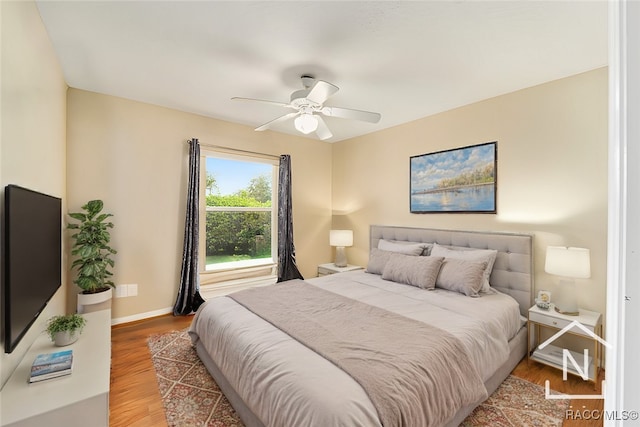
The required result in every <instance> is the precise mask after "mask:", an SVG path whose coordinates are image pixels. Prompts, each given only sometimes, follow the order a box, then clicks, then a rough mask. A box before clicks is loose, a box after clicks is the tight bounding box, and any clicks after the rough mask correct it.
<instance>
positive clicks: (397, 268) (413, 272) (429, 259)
mask: <svg viewBox="0 0 640 427" xmlns="http://www.w3.org/2000/svg"><path fill="white" fill-rule="evenodd" d="M443 259H444V258H442V257H434V256H421V257H416V256H409V255H403V254H398V253H392V254H391V256H390V257H389V260H388V261H387V264H386V265H385V266H384V269H383V270H382V278H383V279H385V280H392V281H394V282H398V283H404V284H407V285H412V286H417V287H419V288H422V289H433V288H435V287H436V278H437V277H438V272H439V271H440V265H441V264H442V260H443Z"/></svg>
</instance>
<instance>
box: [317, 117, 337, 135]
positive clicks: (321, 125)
mask: <svg viewBox="0 0 640 427" xmlns="http://www.w3.org/2000/svg"><path fill="white" fill-rule="evenodd" d="M315 117H316V119H318V129H316V135H318V138H320V139H321V140H323V141H324V140H325V139H329V138H331V137H332V136H333V134H332V133H331V131H330V130H329V128H328V127H327V124H326V123H325V122H324V120H323V119H322V117H320V116H318V115H316V116H315Z"/></svg>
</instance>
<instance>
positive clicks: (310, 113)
mask: <svg viewBox="0 0 640 427" xmlns="http://www.w3.org/2000/svg"><path fill="white" fill-rule="evenodd" d="M300 78H301V80H302V86H303V87H304V89H301V90H297V91H295V92H293V93H292V94H291V100H290V102H289V103H288V104H287V103H284V102H277V101H266V100H264V99H254V98H239V97H234V98H231V99H232V100H237V101H252V102H262V103H265V104H271V105H277V106H279V107H284V108H290V109H292V110H295V111H293V112H291V113H287V114H285V115H283V116H280V117H278V118H276V119H273V120H271V121H269V122H267V123H265V124H263V125H261V126H258V127H257V128H256V129H255V130H257V131H262V130H266V129H269V128H271V127H272V126H273V125H275V124H277V123H282V122H284V121H286V120H289V119H293V118H294V117H295V119H294V126H295V128H296V129H297V130H298V131H300V132H302V133H304V134H305V135H306V134H309V133H311V132H315V133H316V135H318V138H320V139H321V140H325V139H329V138H331V137H332V136H333V134H332V133H331V131H330V130H329V128H328V127H327V124H326V123H325V121H324V120H323V118H322V115H324V116H327V117H339V118H342V119H354V120H361V121H365V122H369V123H378V122H379V121H380V117H381V115H380V113H372V112H370V111H361V110H353V109H350V108H341V107H325V106H324V105H323V104H324V102H325V101H326V100H327V99H329V97H330V96H332V95H333V94H335V93H336V92H337V91H338V89H339V88H338V86H335V85H333V84H331V83H328V82H325V81H323V80H316V79H315V78H314V77H312V76H309V75H302V76H301V77H300Z"/></svg>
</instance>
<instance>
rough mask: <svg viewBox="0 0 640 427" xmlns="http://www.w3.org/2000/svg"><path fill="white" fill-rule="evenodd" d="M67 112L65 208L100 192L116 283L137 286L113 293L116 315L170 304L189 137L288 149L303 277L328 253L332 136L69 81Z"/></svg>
mask: <svg viewBox="0 0 640 427" xmlns="http://www.w3.org/2000/svg"><path fill="white" fill-rule="evenodd" d="M68 116H69V124H68V146H67V162H68V171H67V172H68V197H69V199H68V200H69V209H70V210H76V209H79V208H80V206H81V205H82V204H83V203H85V202H86V201H88V200H90V199H102V200H104V202H105V211H106V212H110V213H112V214H114V218H113V222H114V223H115V228H114V230H113V232H112V243H113V247H114V248H115V249H117V250H118V254H117V255H116V256H115V261H116V267H115V269H114V281H115V282H116V284H123V283H137V284H138V296H137V297H128V298H117V299H114V301H113V317H114V318H115V319H119V318H127V317H130V316H137V315H140V314H143V313H153V312H156V311H158V310H164V309H166V308H168V307H172V306H173V304H174V302H175V298H176V294H177V289H178V281H179V277H180V260H181V256H182V240H183V233H184V212H185V209H184V204H185V200H186V185H187V168H188V145H187V143H186V141H187V140H188V139H190V138H198V139H199V141H200V143H201V144H203V145H205V144H214V145H219V146H225V147H231V148H237V149H242V150H250V151H256V152H260V153H266V154H274V155H279V154H290V155H291V162H292V180H293V200H294V207H293V213H294V233H295V235H294V239H295V244H296V251H297V260H298V266H299V267H300V270H301V272H302V274H303V275H304V276H305V277H309V276H314V275H315V274H316V266H317V264H318V263H320V262H325V261H326V260H328V259H329V258H330V248H329V246H328V239H329V238H328V235H329V227H330V223H331V208H330V207H331V145H330V144H327V143H324V142H320V141H316V140H311V139H305V138H299V137H295V136H289V135H283V134H276V133H272V132H254V131H253V129H251V128H249V127H247V126H240V125H236V124H231V123H228V122H223V121H219V120H214V119H210V118H206V117H202V116H198V115H194V114H188V113H183V112H179V111H175V110H171V109H167V108H162V107H157V106H152V105H149V104H143V103H140V102H134V101H129V100H125V99H121V98H116V97H111V96H105V95H99V94H96V93H91V92H86V91H82V90H76V89H70V90H69V95H68Z"/></svg>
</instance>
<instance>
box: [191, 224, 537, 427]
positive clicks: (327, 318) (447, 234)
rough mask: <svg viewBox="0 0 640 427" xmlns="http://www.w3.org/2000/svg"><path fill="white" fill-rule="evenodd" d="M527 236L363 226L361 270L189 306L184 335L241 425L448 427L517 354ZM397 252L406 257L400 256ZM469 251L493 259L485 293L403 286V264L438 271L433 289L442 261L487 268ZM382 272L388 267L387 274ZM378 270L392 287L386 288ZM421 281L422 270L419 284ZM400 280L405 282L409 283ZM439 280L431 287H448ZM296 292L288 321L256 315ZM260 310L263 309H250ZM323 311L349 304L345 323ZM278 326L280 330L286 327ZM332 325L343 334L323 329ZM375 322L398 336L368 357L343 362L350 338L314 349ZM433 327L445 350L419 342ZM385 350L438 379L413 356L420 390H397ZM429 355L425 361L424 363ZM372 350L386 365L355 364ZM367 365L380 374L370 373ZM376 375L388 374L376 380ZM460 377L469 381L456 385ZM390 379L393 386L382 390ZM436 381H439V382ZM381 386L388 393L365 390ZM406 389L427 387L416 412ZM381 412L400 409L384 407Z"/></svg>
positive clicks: (522, 330)
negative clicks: (366, 245)
mask: <svg viewBox="0 0 640 427" xmlns="http://www.w3.org/2000/svg"><path fill="white" fill-rule="evenodd" d="M532 240H533V238H532V236H531V235H526V234H512V233H497V232H473V231H458V230H437V229H425V228H410V227H396V226H379V225H372V226H371V227H370V247H371V254H370V259H369V264H368V266H367V271H364V270H361V271H352V272H347V273H341V274H335V275H329V276H324V277H319V278H313V279H309V280H306V281H305V282H300V283H298V282H296V283H289V282H285V283H284V284H280V285H276V286H274V287H267V288H271V289H270V290H269V291H270V293H269V294H251V292H249V293H247V291H242V292H244V293H238V294H234V295H232V296H225V297H218V298H213V299H211V300H209V301H207V302H206V303H205V304H203V305H202V306H201V307H200V309H199V310H198V312H197V313H196V316H195V317H194V320H193V323H192V325H191V327H190V330H189V333H190V336H191V338H192V341H193V343H194V345H195V348H196V350H197V353H198V355H199V357H200V358H201V359H202V361H203V363H204V364H205V366H206V367H207V369H208V370H209V372H210V373H211V375H212V376H213V378H214V379H215V380H216V382H217V383H218V385H219V386H220V388H221V389H222V391H223V392H224V394H225V395H226V396H227V398H228V399H229V401H230V403H231V405H232V406H233V407H234V409H235V410H236V411H237V412H238V414H239V416H240V418H241V419H242V421H243V423H244V424H245V425H246V426H248V427H253V426H256V427H260V426H283V427H288V426H302V425H304V426H316V425H317V426H328V425H331V426H357V425H361V426H381V425H385V426H390V425H406V426H410V425H421V426H422V425H446V426H457V425H459V424H460V423H461V422H462V421H463V420H464V419H465V418H466V417H467V416H468V415H469V414H470V413H471V412H472V411H473V409H474V408H475V407H476V406H478V405H479V404H480V403H482V401H484V399H486V397H487V396H488V395H490V394H491V393H492V392H493V391H494V390H495V389H496V388H497V387H498V386H499V385H500V383H502V381H503V380H504V379H505V378H506V377H507V376H508V375H509V373H510V372H511V371H512V370H513V368H514V367H515V366H516V365H517V364H518V362H519V361H520V360H521V359H522V358H523V357H524V356H525V355H526V349H527V345H526V339H527V333H526V327H525V317H524V316H525V315H526V312H527V310H528V308H529V307H530V306H531V304H532V294H533V291H532V288H533V242H532ZM416 246H420V247H421V248H422V252H421V253H420V254H416V253H415V248H416ZM382 248H384V249H382ZM408 251H413V252H414V253H412V254H408V253H405V252H408ZM454 251H455V254H454V253H453V252H454ZM429 252H432V253H429ZM480 252H494V253H495V255H494V258H493V259H494V261H493V262H492V264H493V265H492V266H491V268H490V269H489V271H488V272H489V273H490V276H489V283H490V285H491V287H490V288H485V287H482V288H474V289H477V290H478V292H477V293H473V292H472V293H471V294H468V295H465V294H464V293H461V291H460V289H455V286H454V290H446V289H443V288H441V287H440V286H437V287H436V288H435V289H431V290H426V289H424V288H423V287H421V286H422V284H420V286H418V285H416V284H415V283H412V284H413V286H412V285H411V284H407V277H406V276H407V274H406V272H407V271H411V270H410V268H409V269H407V268H405V267H406V266H407V265H411V266H413V265H415V263H421V265H426V263H431V264H432V263H435V262H440V263H441V264H440V267H439V272H440V273H436V275H437V276H438V277H437V280H438V281H440V279H441V276H444V275H443V272H444V271H445V265H446V266H447V268H448V269H449V270H448V271H453V270H456V273H457V272H459V271H461V270H465V271H466V270H467V267H468V268H471V269H476V270H477V269H478V268H485V267H487V265H486V264H487V263H484V262H475V260H473V259H471V261H473V262H471V261H470V262H467V261H469V259H470V258H473V257H474V256H475V255H474V254H476V253H480ZM390 254H392V255H390ZM443 254H445V255H446V256H442V255H443ZM459 254H462V255H461V256H460V259H461V260H454V258H456V257H458V255H459ZM381 255H384V256H385V257H388V259H387V264H385V266H383V267H382V269H381V270H382V271H377V272H376V269H377V268H378V267H379V265H377V264H376V262H375V260H376V259H379V256H381ZM425 255H429V256H425ZM376 257H378V258H376ZM439 258H442V259H440V260H438V259H439ZM389 260H392V261H389ZM407 262H410V263H411V264H407ZM393 263H395V264H393ZM402 263H405V264H402ZM391 264H393V265H394V266H395V267H396V271H395V276H394V272H393V268H391V267H390V266H391ZM478 265H480V266H481V267H478ZM398 266H400V268H399V269H398ZM460 266H463V267H464V268H462V269H461V268H460ZM411 268H412V267H411ZM420 268H422V267H420ZM430 268H431V267H430ZM389 270H391V272H390V273H388V272H389ZM398 271H400V272H398ZM419 271H420V272H422V271H423V270H419ZM474 271H475V270H474ZM383 272H384V274H382V273H383ZM387 273H388V274H387ZM484 273H487V270H486V268H485V270H484ZM389 274H391V278H392V279H398V280H400V282H396V281H393V280H388V279H389ZM474 274H475V273H474ZM478 274H482V273H478ZM423 277H424V274H421V275H420V278H421V279H420V280H422V278H423ZM408 280H409V282H411V280H412V279H411V277H409V279H408ZM434 280H435V279H434ZM445 282H446V280H444V281H443V282H442V285H443V286H444V287H447V286H448V285H447V283H445ZM454 285H455V284H454ZM486 285H487V284H486V283H485V286H486ZM287 286H288V287H287ZM456 286H457V285H456ZM474 286H475V285H474ZM450 289H451V288H450ZM274 290H278V292H280V293H279V294H278V293H276V292H275V291H274ZM465 292H466V291H465ZM295 293H299V294H300V298H301V299H300V300H299V301H298V302H296V303H295V304H293V305H291V306H290V308H289V309H290V312H289V313H285V314H282V313H280V314H279V312H277V310H276V309H275V308H273V311H274V312H273V313H272V312H269V313H263V312H261V311H260V310H267V309H268V307H272V306H279V305H282V306H283V307H286V306H287V304H288V303H289V300H290V299H291V298H293V295H294V294H295ZM305 295H306V296H307V298H306V299H305ZM325 298H326V299H325ZM314 301H320V302H321V303H320V304H321V305H322V308H313V307H311V305H312V304H313V303H314ZM261 304H262V305H263V306H265V307H263V308H260V305H261ZM307 305H309V307H311V308H310V309H311V313H313V316H311V317H307V319H308V321H303V322H301V321H299V318H298V321H295V320H294V319H295V318H296V316H305V315H306V316H308V314H304V313H305V312H302V310H304V309H305V308H306V307H307ZM329 306H331V307H333V306H335V307H337V308H338V309H339V310H343V309H344V307H345V306H348V307H349V309H348V310H349V314H344V315H345V316H349V315H350V316H352V319H353V320H352V321H350V320H345V319H347V318H342V317H340V316H342V315H343V314H339V315H338V314H336V313H337V312H336V311H327V310H328V309H326V310H325V308H326V307H329ZM352 306H353V307H355V308H357V309H358V310H365V311H367V310H368V311H370V312H371V313H372V314H371V318H369V317H366V316H368V314H366V315H363V314H362V313H363V312H362V311H353V312H352V310H355V308H352ZM297 310H300V311H301V312H302V313H303V314H298V313H297ZM256 313H258V314H256ZM376 316H381V318H379V319H378V318H377V317H376ZM288 317H291V319H287V318H288ZM302 318H304V317H302ZM363 319H366V320H363ZM287 320H289V321H290V323H286V322H287ZM278 322H284V323H283V324H280V323H278ZM332 322H334V323H336V325H349V327H339V326H338V327H334V328H333V330H331V323H332ZM376 322H377V323H376ZM385 322H388V324H389V328H391V327H392V325H395V324H396V323H398V326H397V328H398V329H396V330H395V332H389V335H392V336H391V337H390V338H389V340H390V342H389V343H386V340H387V338H384V339H383V338H380V345H383V344H382V342H383V341H384V342H385V344H384V345H387V347H384V348H382V349H373V350H371V348H368V347H367V348H368V350H367V351H368V353H367V352H365V353H362V351H363V350H362V349H361V348H357V351H360V353H357V354H355V355H354V354H351V353H349V354H348V355H345V354H344V351H345V348H347V349H348V350H349V351H350V350H352V349H353V348H354V347H356V346H354V345H353V344H352V343H351V342H349V344H348V345H341V346H337V347H339V348H338V349H335V348H333V347H331V348H325V347H316V346H320V344H321V342H323V341H336V342H340V343H342V342H343V340H344V337H343V335H344V334H352V335H358V334H359V331H365V330H373V332H371V331H369V332H366V331H365V332H363V335H366V333H373V334H376V333H380V334H382V332H381V331H383V330H385V329H386V328H385V326H384V325H385ZM313 323H316V324H317V325H318V329H317V330H313V328H311V330H306V329H309V328H307V327H306V326H307V324H313ZM352 324H353V326H351V325H352ZM275 325H278V327H276V326H275ZM381 325H383V326H381ZM302 326H304V327H302ZM394 327H395V326H394ZM358 328H359V329H358ZM434 329H437V330H438V331H440V332H442V334H443V337H442V340H444V341H442V342H444V343H447V344H446V345H442V347H448V346H450V345H452V346H454V348H452V349H447V348H445V349H442V350H441V349H439V348H438V347H439V346H438V345H435V344H434V343H436V342H439V341H438V340H440V339H441V338H440V337H435V336H434V337H433V338H430V335H427V334H429V333H431V332H433V330H434ZM285 331H286V332H285ZM398 331H402V333H398ZM405 331H406V333H407V336H406V337H404V334H405ZM334 333H336V334H338V335H334ZM413 333H415V334H418V335H416V336H418V338H416V336H414V335H411V334H413ZM297 334H299V335H297ZM305 334H307V335H305ZM420 334H422V335H420ZM374 336H375V335H374ZM380 336H381V337H382V335H380ZM396 336H398V337H399V336H403V338H402V339H404V340H406V342H411V343H412V344H411V345H408V344H407V345H397V341H394V339H396ZM292 337H296V338H292ZM422 337H424V338H422ZM450 337H455V338H453V339H450ZM362 339H363V340H366V337H364V338H362ZM397 339H400V338H397ZM303 343H304V344H303ZM414 344H415V345H414ZM367 345H368V344H367ZM359 346H360V344H359V345H358V347H359ZM363 346H365V347H366V345H363ZM455 346H457V347H455ZM391 347H393V348H394V349H395V348H397V347H402V350H399V351H403V352H404V351H406V352H411V351H415V348H417V349H418V350H420V349H424V352H422V353H425V354H418V355H416V357H425V358H427V359H428V358H430V359H428V360H430V362H429V364H430V363H431V362H433V363H434V366H436V367H434V368H432V369H431V370H432V371H438V372H440V373H441V375H440V376H441V377H443V378H439V376H438V375H436V374H434V372H430V371H429V370H428V369H429V368H426V367H425V366H424V365H426V364H422V363H421V360H422V359H416V361H418V362H417V363H416V361H413V362H412V364H410V366H409V368H408V369H409V371H408V372H409V374H407V375H409V376H414V377H418V376H421V374H420V375H417V374H415V372H413V373H412V372H411V369H418V370H422V369H424V370H425V372H426V373H425V375H424V377H425V379H424V380H422V379H421V380H420V381H423V382H422V383H420V384H419V385H415V386H414V385H413V384H410V385H408V386H407V387H408V389H406V390H405V389H403V388H399V386H398V384H400V385H401V386H403V385H404V384H405V383H407V381H405V380H404V379H403V377H402V375H405V374H404V373H400V369H402V368H401V367H399V368H398V372H395V371H394V369H396V368H395V362H393V363H390V362H389V360H398V358H399V359H404V358H405V355H404V353H403V354H402V355H401V356H400V357H398V356H397V355H388V354H387V353H389V352H390V350H389V349H390V348H391ZM412 349H413V350H412ZM427 349H429V350H428V351H427ZM431 349H433V350H431ZM431 351H433V352H434V353H433V354H431V353H430V354H431V355H429V356H427V355H426V353H429V352H431ZM440 351H442V352H440ZM445 351H448V352H449V353H445ZM374 353H375V354H381V355H382V356H381V357H386V358H389V357H390V358H393V357H395V358H396V359H385V360H382V361H378V360H376V357H377V356H371V360H369V358H368V357H366V356H362V354H367V355H373V354H374ZM418 353H420V351H418ZM452 354H453V355H456V354H458V355H459V357H452V356H451V355H452ZM413 356H414V355H413V354H409V356H406V357H408V358H410V357H413ZM427 359H425V360H427ZM354 361H355V362H354ZM392 365H393V366H392ZM416 365H417V367H416ZM376 366H378V367H380V366H382V367H383V368H382V369H381V370H379V371H375V369H377V368H376ZM399 366H400V365H399ZM370 367H371V368H370ZM443 367H444V368H443ZM467 369H470V370H472V371H473V372H470V371H468V370H467ZM384 371H387V373H384ZM421 372H422V371H421ZM442 372H444V373H445V374H444V375H442ZM383 375H387V376H388V377H385V378H386V379H381V378H382V376H383ZM426 377H428V378H426ZM470 377H473V378H474V379H473V380H466V378H470ZM396 378H400V379H401V380H398V381H396V383H393V381H395V379H396ZM461 378H465V380H461ZM440 381H444V383H442V385H441V383H440ZM391 383H393V384H391ZM389 384H391V386H392V388H391V389H380V390H377V389H375V390H374V389H373V388H372V387H374V386H375V387H378V386H380V387H382V386H387V387H388V386H389ZM414 389H415V390H418V389H419V390H422V391H424V390H427V393H426V394H427V395H428V397H427V398H425V399H423V400H425V401H428V402H427V403H424V404H425V405H426V406H425V407H424V408H423V407H417V406H416V403H415V402H416V401H417V400H419V399H416V396H414V395H413V394H411V393H412V392H413V390H414ZM480 389H481V390H480ZM407 390H408V391H407ZM405 393H406V394H405ZM441 393H442V395H441ZM385 399H386V400H385ZM389 405H399V406H398V407H395V406H394V407H393V408H390V407H389ZM425 414H426V415H425ZM421 416H422V417H423V418H422V419H421V418H420V417H421ZM416 417H417V418H416ZM424 417H427V418H424ZM425 420H426V421H425Z"/></svg>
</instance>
